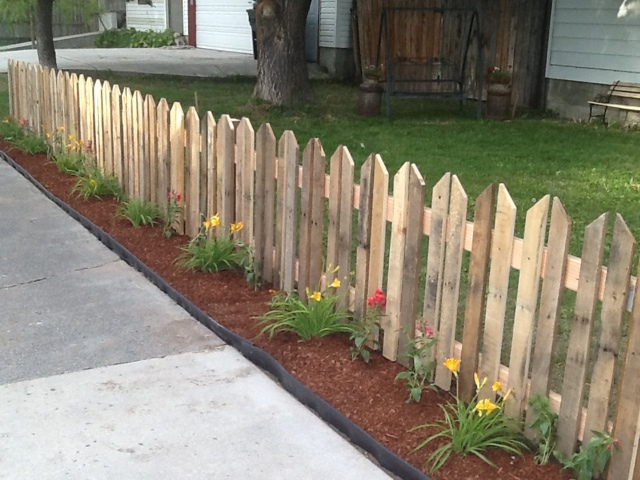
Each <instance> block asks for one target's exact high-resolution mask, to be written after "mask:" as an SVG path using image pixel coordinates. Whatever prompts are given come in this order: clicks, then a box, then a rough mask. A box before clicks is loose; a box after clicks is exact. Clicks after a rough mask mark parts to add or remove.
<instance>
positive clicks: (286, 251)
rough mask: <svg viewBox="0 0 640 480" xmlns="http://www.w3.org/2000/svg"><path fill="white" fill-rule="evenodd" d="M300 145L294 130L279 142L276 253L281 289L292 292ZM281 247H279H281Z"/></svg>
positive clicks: (284, 135) (283, 136)
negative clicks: (279, 227)
mask: <svg viewBox="0 0 640 480" xmlns="http://www.w3.org/2000/svg"><path fill="white" fill-rule="evenodd" d="M299 155H300V148H299V146H298V142H297V140H296V137H295V136H294V134H293V132H292V131H290V130H287V131H285V132H284V133H283V134H282V137H280V142H279V144H278V156H279V157H280V158H279V162H280V164H281V167H280V166H279V168H278V210H279V212H278V216H279V221H278V222H277V223H278V224H279V225H281V230H279V232H278V233H279V234H280V235H279V238H278V239H277V241H276V249H277V250H276V253H278V250H279V251H280V254H279V258H278V259H279V263H278V265H279V268H280V272H279V274H280V281H279V284H278V288H280V289H281V290H284V291H287V292H291V291H293V289H294V284H295V273H296V272H295V267H296V247H295V245H296V231H297V218H298V208H297V203H296V191H297V185H298V177H297V175H298V158H299ZM278 247H279V248H278Z"/></svg>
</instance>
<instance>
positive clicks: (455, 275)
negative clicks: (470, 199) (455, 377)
mask: <svg viewBox="0 0 640 480" xmlns="http://www.w3.org/2000/svg"><path fill="white" fill-rule="evenodd" d="M466 220H467V194H466V193H465V191H464V189H463V188H462V185H461V184H460V181H459V180H458V177H457V176H456V175H453V176H452V177H451V202H450V204H449V218H448V220H447V225H448V228H447V230H448V232H447V245H446V252H445V262H444V273H443V279H442V282H443V283H442V307H441V312H442V313H441V321H440V326H439V329H438V343H437V354H436V361H437V366H436V376H435V384H436V385H437V386H438V387H440V388H442V389H443V390H446V391H449V389H450V388H451V372H450V371H449V370H448V369H447V368H445V367H444V366H443V363H444V361H445V360H446V359H447V358H449V357H452V356H453V347H454V344H455V339H456V338H455V337H456V322H457V317H458V298H459V293H460V278H461V274H462V270H461V268H462V251H463V248H464V229H465V227H466Z"/></svg>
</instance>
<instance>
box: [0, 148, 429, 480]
mask: <svg viewBox="0 0 640 480" xmlns="http://www.w3.org/2000/svg"><path fill="white" fill-rule="evenodd" d="M0 158H2V159H3V160H5V161H6V162H7V163H8V164H9V165H11V166H12V167H13V168H14V169H15V170H16V171H18V172H19V173H20V174H21V175H22V176H23V177H25V178H26V179H27V180H29V181H30V182H31V183H32V184H33V185H34V186H35V187H36V188H38V190H40V191H41V192H42V193H43V194H44V195H45V196H46V197H47V198H48V199H49V200H51V201H52V202H54V203H55V204H56V205H58V206H59V207H60V208H62V209H63V210H64V211H65V212H66V213H67V214H68V215H69V216H71V217H72V218H73V219H74V220H77V221H78V222H79V223H80V224H81V225H82V226H83V227H85V228H86V229H87V230H89V232H91V233H92V234H93V235H94V236H95V237H96V238H98V240H100V241H101V242H102V243H103V244H104V245H105V246H106V247H107V248H109V249H110V250H112V251H113V252H114V253H115V254H116V255H118V256H119V257H120V258H121V259H122V260H124V261H125V262H126V263H127V264H129V265H130V266H131V267H133V268H134V269H136V270H137V271H139V272H140V273H142V274H143V275H144V276H145V277H146V278H147V279H148V280H149V281H150V282H151V283H153V284H154V285H155V286H156V287H158V288H159V289H160V290H162V291H163V292H164V293H166V294H167V295H168V296H169V297H170V298H171V299H172V300H173V301H175V302H176V303H177V304H178V305H180V306H181V307H182V308H184V309H185V310H186V311H187V312H188V313H189V314H190V315H191V316H193V317H194V318H195V319H196V320H198V321H199V322H200V323H202V324H203V325H204V326H205V327H207V328H208V329H209V330H211V331H212V332H213V333H215V334H216V335H218V336H219V337H220V338H221V339H222V340H223V341H224V342H225V343H227V344H228V345H230V346H232V347H233V348H235V349H236V350H238V351H239V352H240V353H241V354H242V355H243V356H244V357H246V358H247V359H248V360H250V361H251V362H252V363H253V364H254V365H256V366H257V367H259V368H261V369H262V370H264V371H266V372H268V373H269V374H271V375H273V376H274V377H275V378H276V379H277V380H278V382H279V383H280V384H281V385H282V386H283V388H284V389H285V390H286V391H287V392H289V393H290V394H291V395H293V396H294V397H295V398H296V399H297V400H298V401H300V402H301V403H303V404H304V405H306V406H307V407H309V408H310V409H311V410H313V411H314V412H315V413H316V414H317V415H318V416H319V417H320V418H321V419H322V420H324V421H325V422H326V423H328V424H329V425H331V426H333V427H334V428H335V429H337V430H338V431H339V432H341V433H342V434H343V435H345V436H346V437H347V438H348V439H349V440H350V441H351V443H353V444H354V445H357V446H358V447H360V448H362V449H363V450H365V451H366V452H368V453H369V454H370V455H371V456H372V457H373V458H375V459H376V461H377V462H378V463H379V464H380V465H381V466H382V467H383V468H385V469H386V470H388V471H389V472H391V473H392V474H394V475H397V476H399V477H400V478H402V479H404V480H431V478H430V477H429V476H428V475H425V474H424V473H423V472H421V471H420V470H418V469H417V468H415V467H414V466H413V465H411V464H410V463H408V462H407V461H406V460H404V459H403V458H401V457H399V456H398V455H396V454H395V453H393V452H391V451H390V450H389V449H387V448H385V447H384V446H383V445H381V444H380V443H379V442H378V441H377V440H376V439H374V438H373V437H372V436H371V435H369V434H368V433H367V432H365V431H364V430H363V429H362V428H360V427H359V426H358V425H356V424H355V423H354V422H353V421H351V420H350V419H349V418H347V417H346V416H345V415H344V414H342V413H341V412H339V411H338V410H336V409H335V408H334V407H333V406H332V405H331V404H329V403H328V402H326V401H325V400H323V399H322V398H320V397H319V396H318V395H316V394H315V393H314V392H313V391H311V390H310V389H309V388H308V387H307V386H305V385H304V384H303V383H301V382H300V381H299V380H297V379H296V378H295V377H294V376H293V375H291V374H290V373H289V372H288V371H287V370H286V369H285V368H284V367H283V366H282V365H280V364H279V363H278V361H277V360H276V359H275V358H273V357H272V356H271V355H269V354H268V353H267V352H265V351H264V350H262V349H260V348H258V347H256V346H255V345H254V344H253V343H251V342H250V341H248V340H246V339H245V338H243V337H241V336H240V335H237V334H236V333H233V332H232V331H230V330H227V329H226V328H224V327H223V326H222V325H220V324H219V323H217V322H216V321H215V320H213V319H212V318H211V317H209V316H208V315H207V314H206V313H204V312H203V311H202V310H200V309H199V308H198V307H197V306H195V305H194V304H193V303H191V302H190V301H189V300H187V299H186V298H185V297H184V295H182V294H181V293H180V292H178V291H177V290H176V289H175V288H173V287H172V286H171V285H169V283H167V282H166V281H165V280H164V279H163V278H162V277H160V276H159V275H158V274H157V273H155V272H154V271H153V270H152V269H150V268H149V267H148V266H147V265H146V264H144V263H142V262H141V261H140V260H139V259H138V258H137V257H136V256H135V255H133V254H132V253H131V252H130V251H129V250H127V249H126V248H125V247H124V246H122V245H121V244H120V243H118V242H117V241H116V240H115V239H114V238H113V237H111V236H110V235H109V234H107V233H106V232H105V231H104V230H102V229H101V228H100V227H98V226H97V225H96V224H94V223H93V222H92V221H91V220H89V219H88V218H86V217H85V216H83V215H82V214H80V213H79V212H78V211H77V210H75V209H73V208H71V207H70V206H69V205H67V204H66V203H64V202H63V201H62V200H60V199H59V198H58V197H56V196H55V195H53V194H52V193H51V192H49V190H47V189H46V188H45V187H44V186H43V185H41V184H40V183H39V182H38V181H37V180H36V179H35V178H33V177H32V176H31V174H29V172H27V171H26V170H25V169H24V168H22V167H21V166H20V165H18V164H17V163H16V162H15V161H14V160H13V159H12V158H11V157H9V155H7V154H6V153H5V152H3V151H1V150H0Z"/></svg>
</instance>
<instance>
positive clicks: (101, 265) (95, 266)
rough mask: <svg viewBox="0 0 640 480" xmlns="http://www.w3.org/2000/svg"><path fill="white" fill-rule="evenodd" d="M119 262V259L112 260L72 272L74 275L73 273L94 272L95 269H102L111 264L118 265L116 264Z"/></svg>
mask: <svg viewBox="0 0 640 480" xmlns="http://www.w3.org/2000/svg"><path fill="white" fill-rule="evenodd" d="M121 261H122V260H120V259H119V258H115V259H113V260H109V261H108V262H104V263H100V264H98V265H91V266H89V267H80V268H76V269H75V270H73V272H74V273H75V272H84V271H86V270H95V269H98V268H102V267H104V266H106V265H111V264H113V263H118V262H121Z"/></svg>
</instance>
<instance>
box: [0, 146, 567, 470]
mask: <svg viewBox="0 0 640 480" xmlns="http://www.w3.org/2000/svg"><path fill="white" fill-rule="evenodd" d="M0 149H2V150H4V151H5V152H7V153H8V154H9V155H10V156H11V157H12V158H13V159H14V160H15V161H16V162H17V163H19V164H20V165H22V166H23V167H24V168H25V169H26V170H27V171H29V172H30V173H31V175H32V176H33V177H35V179H36V180H37V181H38V182H40V183H41V184H42V185H44V186H45V187H46V188H47V189H48V190H49V191H50V192H52V193H53V194H54V195H55V196H57V197H58V198H60V199H61V200H62V201H64V202H66V203H67V204H69V205H70V206H71V207H73V208H74V209H76V210H78V211H79V212H80V213H82V214H83V215H84V216H86V217H87V218H89V219H90V220H91V221H93V222H94V223H95V224H97V225H98V226H100V227H101V228H102V229H104V230H105V231H106V232H107V233H108V234H110V235H111V236H112V237H114V238H115V239H116V240H117V241H118V242H120V243H121V244H122V245H124V246H125V247H126V248H127V249H129V250H130V251H131V252H132V253H133V254H134V255H135V256H137V257H138V258H139V259H140V260H142V261H143V262H144V263H146V264H147V265H148V266H149V267H150V268H151V269H153V270H154V271H155V272H156V273H158V274H159V275H160V276H162V277H163V278H164V279H165V280H167V281H168V282H169V283H170V284H171V285H173V287H175V288H176V289H177V290H179V291H180V292H182V293H183V294H184V295H185V296H186V297H187V298H188V299H189V300H191V301H192V302H193V303H194V304H196V305H197V306H198V307H199V308H201V309H202V310H203V311H204V312H206V313H207V314H208V315H209V316H210V317H211V318H213V319H214V320H215V321H216V322H218V323H220V324H222V325H223V326H225V327H226V328H228V329H230V330H232V331H234V332H236V333H238V334H239V335H241V336H243V337H244V338H246V339H249V340H251V341H252V342H254V343H255V345H257V346H259V347H260V348H262V349H264V350H266V351H267V352H269V353H270V354H271V355H272V356H274V357H275V358H276V359H277V360H278V362H280V364H282V365H283V366H284V367H285V368H286V369H287V370H288V371H289V372H291V373H292V374H293V375H295V376H296V377H297V378H298V379H299V380H300V381H301V382H302V383H304V384H305V385H307V386H308V387H309V388H311V389H312V390H313V391H315V392H316V393H317V394H318V395H320V396H321V397H322V398H324V399H325V400H326V401H328V402H329V403H331V404H332V405H333V406H334V407H335V408H337V409H338V410H340V411H341V412H342V413H344V414H345V415H346V416H347V417H349V418H351V420H353V421H354V422H355V423H357V424H358V425H360V426H361V427H362V428H363V429H365V430H366V431H367V432H369V433H370V434H371V435H372V436H373V437H375V438H376V439H377V440H378V441H379V442H380V443H381V444H383V445H384V446H385V447H387V448H388V449H390V450H391V451H393V452H395V453H397V454H398V455H400V456H402V457H403V458H405V459H406V460H407V461H409V462H410V463H412V464H413V465H415V466H416V467H418V468H421V469H423V470H424V471H425V472H426V473H428V470H427V467H426V466H425V465H424V462H425V460H426V458H427V457H428V455H429V453H430V452H431V451H433V449H434V448H436V447H437V445H429V446H427V447H425V448H424V449H422V450H420V451H419V452H416V453H411V451H412V450H413V448H414V447H415V446H416V445H417V444H418V443H420V441H421V440H423V439H424V438H426V437H427V436H428V435H430V434H432V433H434V430H433V429H421V430H418V431H415V432H412V433H409V432H408V430H409V429H411V428H412V427H415V426H416V425H421V424H426V423H431V422H435V421H437V420H440V419H441V418H442V411H441V409H440V405H441V404H443V403H445V402H447V401H448V400H450V399H451V397H450V395H449V394H447V393H445V392H435V391H432V390H425V392H424V394H423V396H422V400H421V401H420V403H419V404H415V403H412V404H408V403H406V399H407V390H406V388H405V385H404V384H403V382H402V381H395V380H394V378H395V376H396V375H397V374H398V373H399V372H400V371H402V367H401V366H400V365H398V364H397V363H393V362H390V361H388V360H386V359H384V358H383V357H382V356H381V355H380V354H378V353H376V352H374V353H372V355H371V360H370V362H369V363H368V364H365V363H364V362H362V361H360V360H358V361H352V360H351V357H350V354H349V346H350V344H349V341H348V338H347V337H345V336H338V335H336V336H332V337H326V338H323V339H317V340H312V341H310V342H306V343H305V342H299V341H298V338H297V337H295V336H293V335H290V334H280V335H277V336H276V337H274V338H273V339H272V340H271V341H268V339H267V338H266V337H264V336H263V337H258V336H257V335H258V332H259V329H258V327H257V326H256V319H255V317H256V316H258V315H261V314H263V313H265V312H266V310H267V302H268V301H269V300H270V298H271V295H270V294H269V292H268V290H266V289H263V290H261V291H257V292H256V291H254V290H253V289H252V288H251V287H250V286H248V285H247V282H246V281H245V279H244V277H242V276H241V275H238V274H234V273H220V274H204V273H195V272H189V271H185V270H183V269H181V268H178V267H177V266H176V258H177V257H178V255H179V254H180V253H181V251H180V247H181V246H183V245H184V244H185V243H187V241H188V239H187V237H184V236H176V235H174V236H172V237H171V238H169V239H167V238H164V237H163V235H162V229H161V228H150V227H140V228H134V227H133V226H131V224H130V222H129V221H128V220H126V219H118V218H116V216H115V213H116V209H117V206H118V203H117V202H116V201H115V200H112V199H103V200H97V199H93V200H89V201H85V200H83V199H80V198H77V197H75V196H72V195H71V194H70V192H71V189H72V187H73V185H74V184H75V179H74V177H71V176H67V175H64V174H61V173H59V172H58V171H57V169H56V167H55V165H53V164H52V163H49V162H48V161H47V158H46V156H45V155H24V154H22V152H20V151H19V150H17V149H12V148H11V145H10V144H7V143H5V142H3V141H0ZM488 457H489V458H490V459H491V460H492V461H493V462H494V463H495V464H496V465H497V466H498V468H493V467H491V466H490V465H488V464H486V463H484V462H482V461H481V460H479V459H478V458H476V457H474V456H468V457H465V458H461V457H458V456H455V455H454V456H452V457H451V459H450V460H449V461H448V462H447V463H446V464H445V466H444V467H442V468H441V469H440V470H439V471H438V472H436V473H435V474H432V475H431V476H432V478H433V479H435V480H454V479H455V480H461V479H494V478H495V479H509V480H520V479H522V480H525V479H526V480H543V479H544V480H568V479H569V478H570V475H569V474H568V473H567V472H566V471H562V470H561V468H560V465H558V464H553V465H546V466H538V465H536V464H535V462H534V461H533V455H532V454H530V453H527V454H525V455H524V456H522V457H519V456H512V455H509V454H506V453H503V452H500V451H492V452H489V454H488Z"/></svg>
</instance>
